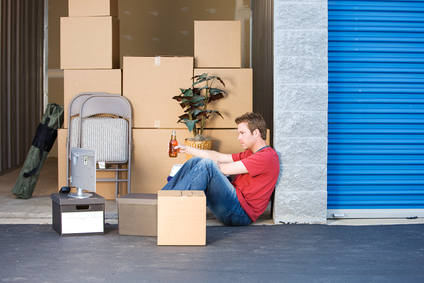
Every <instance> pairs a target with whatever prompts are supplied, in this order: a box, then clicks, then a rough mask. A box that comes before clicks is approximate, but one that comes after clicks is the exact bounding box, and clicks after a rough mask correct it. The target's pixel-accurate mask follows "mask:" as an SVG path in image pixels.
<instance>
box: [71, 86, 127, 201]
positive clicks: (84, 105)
mask: <svg viewBox="0 0 424 283" xmlns="http://www.w3.org/2000/svg"><path fill="white" fill-rule="evenodd" d="M68 116H69V117H68V121H69V125H68V138H67V161H68V162H67V172H66V177H67V182H68V186H69V182H70V178H69V176H70V150H71V147H79V148H85V149H91V150H95V151H96V159H97V160H96V162H97V164H98V168H97V171H114V172H115V178H98V179H97V181H98V182H115V183H116V186H115V188H116V189H115V200H116V198H117V197H118V193H119V183H120V182H127V184H128V193H130V192H131V141H132V137H131V128H132V110H131V104H130V102H129V101H128V100H127V99H126V98H125V97H123V96H121V95H117V94H109V93H80V94H78V95H76V96H75V97H74V98H73V99H72V100H71V102H70V104H69V114H68ZM123 165H126V166H125V167H124V166H123ZM120 173H126V174H125V175H126V178H123V176H122V175H123V174H120Z"/></svg>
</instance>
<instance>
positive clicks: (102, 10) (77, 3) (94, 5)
mask: <svg viewBox="0 0 424 283" xmlns="http://www.w3.org/2000/svg"><path fill="white" fill-rule="evenodd" d="M68 16H69V17H95V16H113V17H116V18H117V17H118V0H68Z"/></svg>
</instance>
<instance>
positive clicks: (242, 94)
mask: <svg viewBox="0 0 424 283" xmlns="http://www.w3.org/2000/svg"><path fill="white" fill-rule="evenodd" d="M203 73H207V74H209V75H211V76H218V77H220V78H221V79H222V80H223V81H224V83H225V87H224V86H223V85H222V84H221V83H220V82H218V81H214V83H213V85H212V87H214V88H219V89H222V90H224V91H225V92H227V94H228V95H225V97H224V98H222V99H220V100H217V101H213V102H211V103H210V104H208V109H213V110H216V111H219V113H221V115H222V116H223V117H224V119H223V118H221V117H220V116H218V115H215V114H212V115H211V117H210V118H209V120H208V121H207V127H208V128H214V129H217V128H218V129H219V128H223V129H228V128H230V129H231V128H234V127H237V126H236V124H235V119H236V118H237V117H239V116H241V115H243V114H244V113H246V112H252V111H253V71H252V69H250V68H245V69H194V75H195V76H196V75H201V74H203ZM202 86H203V85H202V84H199V87H202Z"/></svg>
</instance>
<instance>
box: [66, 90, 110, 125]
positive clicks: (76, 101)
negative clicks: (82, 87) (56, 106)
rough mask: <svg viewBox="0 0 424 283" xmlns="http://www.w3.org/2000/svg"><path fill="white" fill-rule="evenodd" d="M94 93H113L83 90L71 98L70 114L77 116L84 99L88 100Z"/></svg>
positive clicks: (104, 94) (101, 94)
mask: <svg viewBox="0 0 424 283" xmlns="http://www.w3.org/2000/svg"><path fill="white" fill-rule="evenodd" d="M93 95H100V96H107V95H111V94H110V93H107V92H82V93H79V94H77V95H75V96H74V97H73V98H72V99H71V101H70V102H69V109H68V110H69V111H68V116H69V117H72V116H75V115H79V114H80V109H81V105H82V103H83V102H84V100H86V99H87V97H91V96H93ZM69 117H68V118H69ZM68 121H69V120H68Z"/></svg>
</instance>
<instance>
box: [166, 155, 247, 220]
mask: <svg viewBox="0 0 424 283" xmlns="http://www.w3.org/2000/svg"><path fill="white" fill-rule="evenodd" d="M162 190H179V191H184V190H198V191H204V192H205V195H206V200H207V204H208V206H209V209H210V210H211V212H212V213H213V215H215V217H216V218H217V219H218V220H219V221H221V222H222V223H224V224H225V225H234V226H244V225H248V224H250V223H251V222H252V220H251V219H250V217H249V215H247V213H246V212H245V211H244V209H243V208H242V207H241V205H240V202H239V200H238V198H237V193H236V189H235V188H234V186H233V185H232V184H231V183H230V181H229V180H228V179H227V177H226V176H225V175H224V174H222V172H221V171H220V170H219V168H218V166H217V165H216V164H215V162H213V161H212V160H210V159H208V158H205V159H202V158H199V157H193V158H191V159H189V160H188V161H187V162H186V163H185V164H184V166H183V167H181V169H180V170H179V171H178V172H177V174H175V176H174V177H173V178H172V179H171V180H170V181H169V182H168V184H166V186H165V187H163V189H162Z"/></svg>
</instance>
